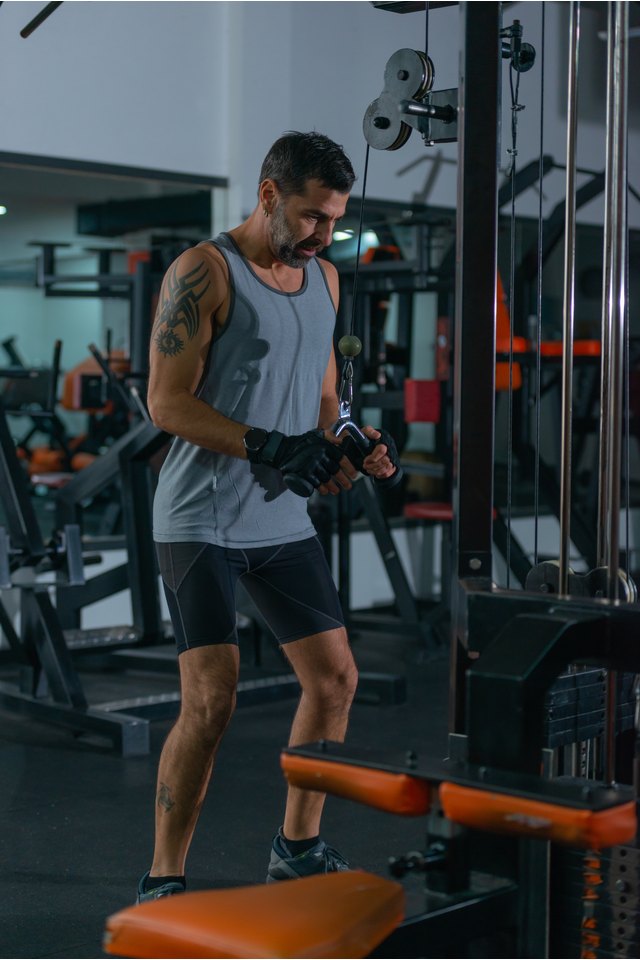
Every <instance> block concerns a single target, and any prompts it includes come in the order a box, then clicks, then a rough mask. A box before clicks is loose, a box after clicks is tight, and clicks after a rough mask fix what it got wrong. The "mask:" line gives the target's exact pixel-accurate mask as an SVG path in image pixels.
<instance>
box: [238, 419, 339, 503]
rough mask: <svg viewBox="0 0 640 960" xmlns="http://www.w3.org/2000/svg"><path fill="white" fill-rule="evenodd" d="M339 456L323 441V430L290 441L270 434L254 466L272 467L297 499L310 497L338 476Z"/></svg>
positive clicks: (275, 433) (331, 446)
mask: <svg viewBox="0 0 640 960" xmlns="http://www.w3.org/2000/svg"><path fill="white" fill-rule="evenodd" d="M342 456H343V452H342V450H341V449H340V447H339V446H338V445H337V444H335V443H331V441H330V440H326V439H325V436H324V434H323V432H322V430H309V431H308V432H307V433H303V434H300V435H299V436H293V437H286V436H285V435H284V434H283V433H279V431H277V430H272V431H271V433H270V434H269V437H268V439H267V441H266V443H265V444H264V446H263V447H262V449H261V450H260V452H259V454H258V457H257V458H254V462H258V463H264V464H266V465H267V466H268V467H275V468H276V470H279V471H280V472H281V474H282V476H283V478H284V482H285V484H286V485H287V487H288V488H289V490H291V491H292V492H293V493H297V494H298V496H300V497H310V496H311V494H312V493H313V491H314V490H316V489H317V488H318V487H319V486H320V485H321V484H323V483H328V482H329V480H330V479H331V477H332V476H334V474H336V473H337V472H338V470H339V469H340V461H341V460H342Z"/></svg>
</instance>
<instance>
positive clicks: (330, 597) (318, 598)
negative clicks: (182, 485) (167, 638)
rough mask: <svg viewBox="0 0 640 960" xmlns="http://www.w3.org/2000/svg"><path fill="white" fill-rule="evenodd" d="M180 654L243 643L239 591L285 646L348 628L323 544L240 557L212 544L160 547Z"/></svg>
mask: <svg viewBox="0 0 640 960" xmlns="http://www.w3.org/2000/svg"><path fill="white" fill-rule="evenodd" d="M156 550H157V553H158V561H159V565H160V573H161V575H162V580H163V583H164V591H165V596H166V598H167V604H168V607H169V613H170V616H171V622H172V625H173V630H174V634H175V638H176V643H177V646H178V653H183V652H184V651H185V650H189V649H190V648H191V647H204V646H209V645H211V644H214V643H236V644H237V642H238V632H237V629H236V584H237V583H238V580H242V584H243V586H244V588H245V589H246V591H247V593H248V594H249V596H250V597H251V599H252V600H253V602H254V603H255V605H256V607H257V609H258V611H259V612H260V614H261V615H262V617H263V618H264V620H265V622H266V623H267V625H268V626H269V628H270V629H271V631H272V633H273V634H274V636H275V638H276V640H277V641H278V643H291V642H292V641H293V640H300V639H301V638H302V637H308V636H310V635H311V634H314V633H322V632H324V631H325V630H334V629H335V628H336V627H342V626H344V617H343V614H342V609H341V607H340V601H339V599H338V592H337V590H336V587H335V583H334V581H333V577H332V575H331V570H330V569H329V565H328V563H327V561H326V558H325V555H324V551H323V549H322V547H321V545H320V542H319V541H318V539H317V537H311V538H309V539H307V540H299V541H296V542H295V543H284V544H278V545H277V546H272V547H257V548H252V549H249V550H235V549H231V548H228V547H218V546H214V545H213V544H211V543H156Z"/></svg>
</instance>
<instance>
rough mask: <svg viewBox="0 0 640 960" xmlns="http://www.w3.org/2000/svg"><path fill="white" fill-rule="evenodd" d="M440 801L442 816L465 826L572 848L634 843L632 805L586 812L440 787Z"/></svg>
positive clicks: (473, 789)
mask: <svg viewBox="0 0 640 960" xmlns="http://www.w3.org/2000/svg"><path fill="white" fill-rule="evenodd" d="M440 802H441V804H442V809H443V811H444V814H445V816H446V817H447V818H448V819H449V820H453V821H454V823H460V824H462V825H463V826H465V827H471V828H472V829H474V830H484V831H487V832H489V833H507V834H517V835H518V836H522V837H536V838H538V839H540V840H550V841H551V842H552V843H560V844H563V845H565V846H570V847H580V848H585V847H586V848H588V849H593V850H601V849H603V848H606V847H615V846H618V844H622V843H629V842H630V841H631V840H633V839H634V837H635V835H636V832H637V829H638V824H637V817H636V804H635V801H630V802H629V803H621V804H619V805H617V806H614V807H609V808H608V809H606V810H588V809H584V808H582V809H581V808H579V807H570V806H563V805H561V804H559V803H549V802H548V801H544V800H531V799H528V798H525V797H518V796H514V795H511V794H504V793H495V792H492V791H491V790H482V789H479V788H477V787H465V786H462V785H461V784H458V783H443V784H441V785H440Z"/></svg>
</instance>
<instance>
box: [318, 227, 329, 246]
mask: <svg viewBox="0 0 640 960" xmlns="http://www.w3.org/2000/svg"><path fill="white" fill-rule="evenodd" d="M316 236H317V238H318V239H319V240H320V242H321V244H322V246H323V247H328V246H329V244H330V243H331V241H332V240H333V224H332V223H319V224H318V226H317V228H316Z"/></svg>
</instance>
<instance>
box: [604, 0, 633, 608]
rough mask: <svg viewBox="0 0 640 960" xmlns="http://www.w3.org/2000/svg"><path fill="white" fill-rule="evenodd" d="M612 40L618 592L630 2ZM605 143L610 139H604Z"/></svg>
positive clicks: (612, 369) (610, 483)
mask: <svg viewBox="0 0 640 960" xmlns="http://www.w3.org/2000/svg"><path fill="white" fill-rule="evenodd" d="M611 6H612V7H613V11H612V24H611V25H612V26H613V29H614V40H613V46H612V49H611V56H612V57H613V68H612V70H611V71H610V80H611V81H612V83H613V89H612V90H611V91H610V93H609V96H610V98H611V117H610V118H609V117H608V122H611V125H612V126H613V136H612V138H611V144H610V146H611V154H610V155H609V154H608V155H607V176H609V177H610V178H611V206H612V208H613V215H612V216H613V234H612V237H611V243H610V244H609V245H608V250H607V251H606V252H607V253H608V258H610V260H611V266H610V268H609V271H608V275H609V277H610V284H611V286H610V290H609V309H610V314H611V319H610V323H609V326H610V331H611V342H610V345H609V346H610V360H609V376H610V385H611V402H610V404H609V409H608V414H609V419H608V424H607V430H608V433H609V436H610V456H609V457H608V463H607V468H608V476H607V488H608V492H609V504H608V508H609V509H608V514H607V523H608V528H609V534H608V538H607V545H608V552H607V553H606V555H605V565H606V567H607V570H608V596H609V598H610V599H614V598H616V597H617V596H618V565H619V549H620V542H619V538H620V533H619V524H620V469H621V443H622V429H621V425H622V415H623V389H622V387H623V383H622V381H623V375H624V331H625V322H626V316H627V304H628V292H627V275H626V262H627V256H628V250H627V232H628V231H627V86H628V60H627V45H628V39H627V34H628V29H629V7H628V4H626V3H621V2H619V0H618V2H615V3H613V4H611ZM607 146H609V143H608V144H607Z"/></svg>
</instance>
